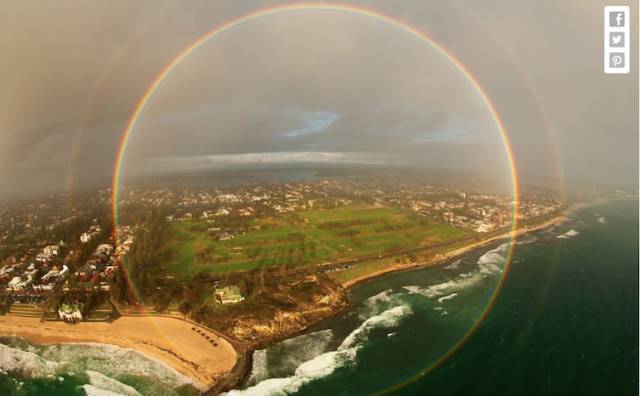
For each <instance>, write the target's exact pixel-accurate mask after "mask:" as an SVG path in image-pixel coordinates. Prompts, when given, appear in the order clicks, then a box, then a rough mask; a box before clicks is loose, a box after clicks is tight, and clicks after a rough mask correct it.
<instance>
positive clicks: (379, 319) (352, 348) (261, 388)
mask: <svg viewBox="0 0 640 396" xmlns="http://www.w3.org/2000/svg"><path fill="white" fill-rule="evenodd" d="M387 294H389V293H387ZM382 296H384V295H382ZM374 297H376V296H374ZM381 298H382V297H381V295H378V297H377V298H376V299H374V300H373V301H379V300H380V299H381ZM382 299H384V298H382ZM410 314H411V308H410V307H409V306H408V305H400V306H396V307H393V308H390V309H387V310H385V311H383V312H382V313H380V314H379V315H375V316H372V317H370V318H368V319H367V320H365V321H364V322H363V323H362V324H361V325H360V326H358V328H357V329H355V330H354V331H353V332H351V334H349V335H348V336H347V337H346V338H345V339H344V341H343V342H342V344H341V345H340V347H338V349H337V350H335V351H330V352H325V353H322V354H320V355H318V356H316V357H314V358H313V359H311V360H308V361H306V362H304V363H302V364H300V365H299V366H298V367H297V368H296V370H295V373H294V375H292V376H289V377H285V378H270V379H267V380H264V381H262V382H260V383H258V384H256V385H254V386H252V387H250V388H247V389H244V390H234V391H231V392H229V393H227V395H231V396H239V395H287V394H291V393H295V392H297V391H298V390H299V389H300V387H301V386H302V385H304V384H306V383H308V382H310V381H313V380H316V379H319V378H324V377H326V376H328V375H330V374H331V373H333V372H334V371H335V370H336V369H337V368H340V367H345V366H347V365H348V364H351V363H352V362H353V361H354V360H355V358H356V355H357V353H358V351H359V350H360V348H362V345H363V343H364V342H366V341H367V340H368V334H369V332H370V331H371V329H373V328H376V327H384V328H387V327H392V326H397V325H398V324H399V323H400V321H401V320H402V319H403V318H405V317H406V316H407V315H410Z"/></svg>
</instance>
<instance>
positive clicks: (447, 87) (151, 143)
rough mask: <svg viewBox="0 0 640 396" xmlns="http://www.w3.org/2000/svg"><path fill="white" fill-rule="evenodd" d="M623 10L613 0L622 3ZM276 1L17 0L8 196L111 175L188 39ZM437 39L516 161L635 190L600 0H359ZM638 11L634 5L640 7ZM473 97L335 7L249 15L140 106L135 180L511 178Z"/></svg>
mask: <svg viewBox="0 0 640 396" xmlns="http://www.w3.org/2000/svg"><path fill="white" fill-rule="evenodd" d="M622 3H624V2H617V3H616V4H622ZM276 4H284V3H282V2H252V1H243V2H237V1H215V2H212V1H202V2H200V1H189V2H184V1H180V2H177V1H169V2H167V1H157V0H152V1H135V2H131V1H109V2H104V1H82V2H81V1H73V2H71V1H60V0H55V1H43V0H39V1H15V2H11V3H8V4H5V6H4V7H3V12H2V13H0V26H1V29H2V33H3V34H1V35H0V49H1V50H2V60H1V61H0V86H1V87H2V89H1V90H0V198H5V197H12V196H17V195H28V194H35V193H42V192H47V191H60V190H64V189H66V188H67V180H68V178H69V177H70V176H73V175H75V180H76V182H77V186H79V187H82V186H83V185H86V184H87V183H89V182H95V181H101V180H108V179H109V178H110V176H111V173H112V169H113V162H114V158H115V155H116V150H117V146H118V141H119V139H120V136H121V135H122V132H123V131H124V128H125V124H126V121H127V118H128V117H129V115H130V114H131V113H132V111H133V109H134V106H135V104H136V102H137V101H138V100H139V98H140V97H141V96H142V95H143V93H144V91H145V90H146V87H147V86H148V85H149V84H150V83H151V81H152V80H153V78H154V76H155V75H157V74H158V72H159V71H160V70H161V69H162V67H163V65H165V64H166V63H168V62H169V61H170V60H171V59H172V58H173V57H174V56H175V55H176V54H177V53H178V52H180V50H181V49H182V48H184V47H186V46H188V45H189V44H190V43H192V42H193V41H194V40H195V39H197V38H198V37H200V36H201V35H202V34H203V33H205V32H207V31H209V30H211V29H213V28H215V27H216V26H218V25H219V24H221V23H223V22H224V21H228V20H231V19H233V18H235V17H237V16H240V15H243V14H245V13H247V12H251V11H254V10H257V9H260V8H264V7H269V6H272V5H276ZM349 4H354V5H357V6H361V7H366V8H371V9H374V10H377V11H378V12H381V13H384V14H387V15H390V16H393V17H394V18H397V19H400V20H403V21H406V22H408V23H410V24H412V25H413V26H416V27H418V28H419V29H421V30H423V31H425V32H428V33H429V35H430V36H432V37H433V38H434V39H435V40H436V41H438V42H440V43H442V44H443V45H444V46H445V47H446V48H448V49H449V50H450V51H451V52H452V53H453V54H455V55H456V56H457V57H458V58H459V59H460V60H461V61H462V62H463V63H464V64H465V65H466V67H467V68H468V69H469V70H470V71H471V72H472V73H473V74H474V75H475V76H476V77H477V79H478V80H479V82H480V83H481V85H482V86H483V87H484V88H485V90H486V92H487V94H488V95H489V97H491V99H492V100H493V101H494V103H495V105H496V109H497V111H498V112H499V114H500V115H501V116H502V118H503V119H504V121H505V126H506V127H507V130H508V133H509V136H510V139H511V141H512V143H513V147H514V156H515V158H516V161H517V165H518V168H519V170H520V173H521V174H522V175H523V176H525V177H539V178H546V179H549V180H550V183H553V182H554V179H556V177H557V174H558V170H559V169H564V172H565V174H566V177H567V178H568V179H579V180H587V181H593V182H599V183H610V184H625V185H629V186H635V185H636V183H637V169H638V116H637V112H638V74H637V53H635V51H634V49H636V48H637V45H636V43H634V42H633V39H635V38H636V37H638V35H637V29H636V27H637V22H638V21H637V19H636V18H635V16H636V14H637V10H636V9H634V8H633V7H632V11H631V14H632V16H633V17H634V18H633V19H632V21H631V26H632V35H631V37H632V41H631V48H632V57H633V60H632V61H633V63H632V67H631V68H632V73H631V74H629V75H605V74H604V73H603V70H602V45H603V44H602V41H603V40H602V19H603V17H602V12H603V7H604V5H605V4H607V3H604V2H599V1H585V0H575V1H573V0H550V1H525V0H522V1H513V0H504V1H495V0H489V1H422V0H420V1H394V2H389V1H367V2H350V3H349ZM635 4H636V3H634V5H635ZM505 159H506V158H505V152H504V146H503V142H502V140H501V138H500V136H499V134H498V131H497V128H496V126H495V123H494V122H493V120H492V118H491V116H490V114H489V112H488V110H487V108H486V106H485V105H484V103H483V102H482V100H481V99H480V97H479V96H478V94H477V92H476V91H475V89H474V88H473V87H472V86H471V85H470V84H469V82H468V81H467V80H466V79H465V78H464V76H462V74H461V73H460V72H459V71H458V70H457V69H456V68H455V67H454V66H453V65H452V64H451V62H449V61H448V60H447V59H446V58H445V57H443V56H442V54H440V53H438V52H437V51H436V50H434V49H433V48H431V47H429V46H428V45H425V43H423V42H421V41H419V40H417V39H416V38H415V37H414V36H412V35H410V34H407V33H406V32H404V31H402V30H401V29H398V28H397V27H394V26H391V25H389V24H386V23H384V22H381V21H378V20H374V19H371V18H366V17H363V16H359V15H353V14H348V13H344V12H334V11H326V10H325V11H300V12H292V13H286V14H278V15H272V16H268V17H263V18H260V19H255V20H252V21H250V22H247V23H244V24H242V25H240V26H237V27H235V28H233V29H231V30H229V31H227V32H225V33H224V34H222V35H220V36H219V37H217V38H215V39H213V40H211V41H209V42H207V43H206V44H205V45H203V46H201V47H200V48H199V49H198V50H197V51H195V52H193V53H192V54H191V55H190V56H189V57H188V58H187V59H186V60H185V61H184V62H182V63H181V64H179V65H178V66H177V67H176V68H175V69H174V71H173V72H172V73H171V75H170V76H169V77H168V78H167V80H166V81H165V82H164V83H163V84H162V85H161V86H160V87H159V89H158V90H157V91H156V93H155V94H154V96H153V98H152V99H151V101H150V102H149V104H148V106H147V107H146V108H145V110H144V112H143V113H142V114H141V118H140V121H139V123H138V125H137V127H136V129H135V131H134V134H133V137H132V139H131V145H130V147H129V149H128V151H127V156H126V158H125V166H124V172H125V173H126V174H127V175H135V174H139V173H143V172H167V171H173V170H189V169H207V168H209V167H211V168H219V167H231V166H234V165H237V164H244V163H254V162H262V163H297V162H318V163H364V164H367V163H375V164H389V165H396V164H398V165H414V166H418V167H424V168H429V167H435V168H451V167H454V168H457V169H471V170H474V171H478V170H480V171H485V172H487V174H491V175H504V174H505V172H506V170H507V169H506V162H505Z"/></svg>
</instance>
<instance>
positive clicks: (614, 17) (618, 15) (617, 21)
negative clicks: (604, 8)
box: [609, 11, 625, 27]
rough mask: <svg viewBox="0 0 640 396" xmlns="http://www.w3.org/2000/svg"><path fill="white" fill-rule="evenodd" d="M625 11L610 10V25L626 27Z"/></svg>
mask: <svg viewBox="0 0 640 396" xmlns="http://www.w3.org/2000/svg"><path fill="white" fill-rule="evenodd" d="M624 24H625V13H624V12H622V11H610V12H609V26H611V27H624Z"/></svg>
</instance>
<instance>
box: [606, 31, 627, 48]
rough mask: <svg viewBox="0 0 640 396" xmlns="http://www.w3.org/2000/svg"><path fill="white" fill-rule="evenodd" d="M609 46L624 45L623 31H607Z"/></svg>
mask: <svg viewBox="0 0 640 396" xmlns="http://www.w3.org/2000/svg"><path fill="white" fill-rule="evenodd" d="M609 47H624V33H623V32H609Z"/></svg>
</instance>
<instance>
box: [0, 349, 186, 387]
mask: <svg viewBox="0 0 640 396" xmlns="http://www.w3.org/2000/svg"><path fill="white" fill-rule="evenodd" d="M0 372H4V373H8V374H10V375H12V376H15V377H18V378H28V379H37V378H45V377H48V378H54V377H56V376H59V375H63V374H69V375H74V374H73V373H84V374H86V376H87V378H88V383H87V384H86V385H82V386H81V389H82V390H84V393H86V394H88V395H113V394H117V395H125V396H132V395H136V396H138V395H140V394H145V395H169V394H174V392H173V390H174V389H175V388H178V387H180V386H182V385H185V384H189V385H191V386H194V384H193V381H192V380H191V379H190V378H188V377H186V376H184V375H182V374H180V373H178V372H177V371H175V370H174V369H173V368H171V367H170V366H168V365H167V364H165V363H164V362H161V361H159V360H156V359H153V358H151V357H147V356H145V355H143V354H141V353H139V352H136V351H134V350H132V349H128V348H121V347H118V346H115V345H107V344H96V343H65V344H54V345H32V344H29V343H27V342H25V341H24V340H22V339H19V338H11V339H9V340H8V342H7V343H6V344H4V343H0ZM123 378H129V379H131V380H134V381H135V383H136V388H138V387H139V389H136V388H134V387H132V386H130V385H127V384H124V383H122V382H120V381H119V380H121V379H123ZM59 380H62V377H59ZM127 382H128V381H127Z"/></svg>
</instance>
